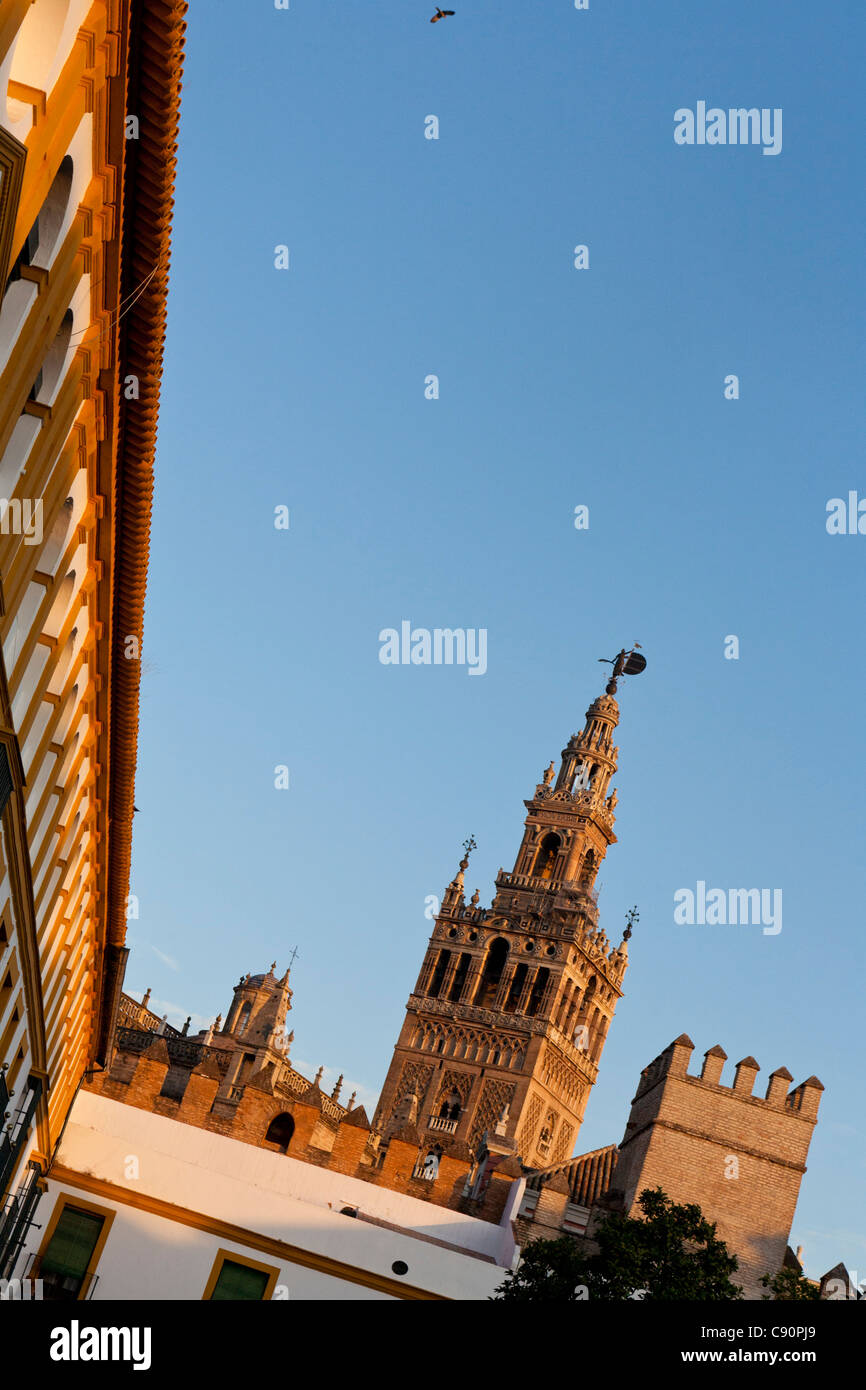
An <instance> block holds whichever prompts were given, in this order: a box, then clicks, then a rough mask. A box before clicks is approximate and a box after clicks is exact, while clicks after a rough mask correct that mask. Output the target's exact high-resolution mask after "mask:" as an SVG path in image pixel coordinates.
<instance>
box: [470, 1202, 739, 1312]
mask: <svg viewBox="0 0 866 1390" xmlns="http://www.w3.org/2000/svg"><path fill="white" fill-rule="evenodd" d="M639 1206H640V1209H641V1211H642V1212H643V1216H642V1217H631V1216H623V1215H621V1214H619V1213H612V1214H611V1215H609V1216H607V1217H605V1219H604V1220H603V1221H602V1222H601V1224H600V1225H599V1227H598V1230H597V1231H596V1233H595V1236H594V1239H595V1242H596V1245H597V1247H598V1248H597V1250H596V1251H595V1253H593V1254H584V1253H583V1251H582V1250H581V1249H580V1247H579V1246H578V1245H577V1244H576V1243H575V1242H574V1241H573V1240H572V1239H570V1238H569V1237H568V1236H563V1237H560V1238H559V1239H558V1240H536V1241H532V1242H531V1243H530V1244H529V1245H528V1246H527V1247H526V1249H525V1250H524V1252H523V1255H522V1258H521V1261H520V1264H519V1266H518V1268H517V1269H516V1270H512V1271H510V1272H509V1273H508V1274H506V1276H505V1279H504V1280H503V1282H502V1283H501V1284H500V1285H499V1288H498V1289H497V1290H496V1294H495V1295H494V1298H495V1299H496V1300H508V1301H514V1300H519V1301H521V1302H542V1301H543V1302H568V1303H576V1302H580V1301H582V1300H583V1299H585V1298H588V1299H605V1300H609V1301H610V1300H616V1301H619V1300H622V1299H626V1298H636V1299H646V1300H652V1301H662V1300H663V1301H670V1300H676V1299H700V1300H704V1301H706V1300H718V1301H721V1300H729V1299H736V1298H741V1297H742V1289H741V1288H739V1287H738V1286H737V1285H735V1284H733V1283H732V1282H731V1279H730V1276H731V1275H732V1274H734V1273H735V1272H736V1269H737V1258H736V1256H735V1255H731V1254H730V1253H729V1252H728V1249H727V1246H726V1245H725V1243H724V1241H721V1240H718V1239H717V1237H716V1228H715V1225H714V1224H713V1223H712V1222H710V1221H707V1220H706V1219H705V1217H704V1215H703V1213H702V1212H701V1209H700V1207H698V1206H694V1205H689V1206H679V1205H678V1204H677V1203H676V1202H672V1201H670V1200H669V1199H668V1198H667V1197H666V1196H665V1194H664V1192H663V1191H662V1190H661V1188H660V1187H658V1188H656V1189H655V1191H653V1190H652V1189H650V1188H646V1189H645V1190H644V1191H643V1192H642V1193H641V1195H640V1198H639Z"/></svg>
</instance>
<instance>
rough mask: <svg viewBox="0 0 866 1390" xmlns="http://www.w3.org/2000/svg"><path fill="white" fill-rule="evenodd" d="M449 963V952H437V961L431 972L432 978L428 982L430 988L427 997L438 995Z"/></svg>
mask: <svg viewBox="0 0 866 1390" xmlns="http://www.w3.org/2000/svg"><path fill="white" fill-rule="evenodd" d="M450 961H451V952H450V951H440V952H439V959H438V960H437V962H436V969H435V970H434V971H433V978H432V980H431V981H430V988H429V989H428V991H427V993H428V995H436V994H438V993H439V991H440V989H441V988H442V983H443V981H444V979H445V972H446V971H447V969H448V965H449V963H450Z"/></svg>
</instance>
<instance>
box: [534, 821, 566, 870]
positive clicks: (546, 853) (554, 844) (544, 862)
mask: <svg viewBox="0 0 866 1390" xmlns="http://www.w3.org/2000/svg"><path fill="white" fill-rule="evenodd" d="M561 846H562V841H561V840H560V838H559V836H558V835H554V834H553V832H552V831H551V833H550V834H549V835H545V837H544V839H543V840H542V842H541V844H540V845H539V846H538V853H537V855H536V856H535V864H534V865H533V868H532V873H533V877H534V878H550V877H551V876H552V874H553V866H554V864H555V863H556V856H557V855H558V854H559V851H560V848H561Z"/></svg>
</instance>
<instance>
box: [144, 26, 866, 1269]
mask: <svg viewBox="0 0 866 1390" xmlns="http://www.w3.org/2000/svg"><path fill="white" fill-rule="evenodd" d="M454 3H455V8H456V9H457V13H456V15H455V16H454V17H453V18H449V19H447V20H445V21H443V22H441V23H438V24H436V25H432V26H431V25H430V24H429V22H428V21H429V17H430V14H431V13H432V12H433V8H434V7H433V6H432V5H426V4H424V3H421V0H399V3H397V0H375V3H367V4H359V3H349V0H291V8H290V9H289V10H276V9H275V7H274V6H273V5H271V4H270V3H269V0H256V3H252V2H251V0H243V3H241V0H192V3H191V6H190V13H189V26H188V34H187V54H186V75H185V81H184V92H183V109H182V124H181V140H180V150H179V169H178V179H177V200H176V208H175V222H174V238H173V255H172V277H171V293H170V301H169V328H168V340H167V352H166V360H165V374H164V381H163V390H162V410H161V420H160V429H159V441H158V449H157V463H156V504H155V512H154V522H153V534H152V553H151V566H150V578H149V589H148V600H147V611H146V620H145V639H144V650H143V657H144V660H143V684H142V703H141V729H140V747H139V771H138V780H137V788H136V804H137V806H138V807H139V808H140V812H139V814H138V815H137V817H136V822H135V839H134V852H133V866H132V883H131V891H132V892H133V893H134V894H135V895H136V898H137V899H138V904H139V916H138V918H137V919H136V920H132V921H130V923H129V940H130V944H131V945H132V947H133V951H132V955H131V958H130V962H129V966H128V970H127V988H128V989H129V990H130V991H131V992H133V993H136V994H139V995H140V993H141V991H143V990H144V989H145V988H146V987H148V986H150V987H151V988H152V991H153V995H152V1000H153V1001H155V1003H156V1007H157V1008H158V1010H159V1012H167V1013H168V1015H169V1018H170V1021H172V1022H176V1023H178V1022H182V1020H183V1018H185V1017H186V1015H187V1014H192V1016H193V1029H195V1027H196V1026H203V1025H204V1024H205V1022H206V1021H209V1020H211V1019H212V1018H213V1017H214V1016H215V1015H216V1014H217V1013H218V1012H221V1013H222V1014H223V1015H225V1013H226V1010H227V1007H228V1005H229V1003H230V1000H231V989H232V986H233V984H234V983H235V981H236V980H237V978H238V977H239V976H240V975H242V974H245V973H246V972H247V971H249V972H252V973H257V972H260V971H262V970H266V969H267V968H268V965H269V964H270V962H271V961H272V960H274V959H276V962H277V966H278V969H279V970H280V972H282V970H284V969H285V966H286V965H287V963H288V960H289V956H290V954H291V952H292V950H293V949H294V948H297V952H298V954H297V958H296V960H295V962H294V965H293V968H292V976H291V981H292V988H293V991H294V993H293V1001H292V1003H293V1008H292V1013H291V1015H290V1025H289V1026H293V1027H294V1030H295V1042H294V1045H293V1049H292V1060H293V1063H294V1064H295V1065H296V1066H297V1067H298V1068H299V1069H301V1070H303V1071H306V1073H307V1074H308V1075H312V1074H313V1072H314V1071H315V1069H316V1068H317V1067H318V1066H319V1065H323V1066H324V1067H325V1081H326V1082H328V1083H330V1084H333V1082H334V1081H335V1080H336V1076H337V1074H338V1073H343V1074H344V1075H345V1085H344V1090H343V1097H344V1098H345V1096H346V1095H347V1093H348V1091H349V1090H350V1089H357V1091H358V1096H359V1100H360V1101H361V1102H363V1103H364V1104H366V1105H367V1107H368V1110H369V1109H370V1108H372V1105H373V1104H375V1100H376V1097H377V1095H378V1092H379V1089H380V1087H381V1084H382V1082H383V1080H384V1077H385V1073H386V1070H387V1067H388V1063H389V1060H390V1055H391V1050H392V1048H393V1045H394V1042H395V1040H396V1038H397V1035H398V1032H399V1029H400V1026H401V1022H402V1019H403V1010H404V1006H405V1001H406V998H407V996H408V994H409V993H410V991H411V990H412V988H413V987H414V984H415V979H416V976H417V972H418V970H419V967H420V964H421V961H422V959H423V956H424V953H425V949H426V945H427V940H428V936H429V932H430V928H431V923H430V921H429V920H428V919H427V918H425V905H426V903H427V900H428V898H429V897H430V896H431V895H436V896H441V894H442V893H443V891H444V889H445V886H446V884H447V883H448V881H449V880H450V879H451V878H452V877H453V875H454V872H455V870H456V868H457V862H458V860H459V858H460V855H461V852H462V851H461V844H462V841H463V840H464V839H465V838H466V837H467V836H468V835H470V834H474V835H475V837H476V839H477V842H478V849H477V851H476V852H475V854H474V855H473V857H472V860H471V865H470V869H469V872H468V874H467V891H468V892H471V891H472V890H473V889H474V888H476V887H477V888H479V890H480V892H481V902H482V904H483V905H484V904H489V902H490V899H491V897H492V893H493V880H494V878H495V875H496V873H497V871H498V869H499V868H500V867H501V866H504V867H505V868H506V869H510V868H512V867H513V863H514V859H515V856H516V854H517V850H518V847H519V844H520V839H521V835H522V828H523V819H524V816H525V811H524V807H523V804H522V803H523V800H524V798H526V797H528V796H531V795H532V793H533V791H534V787H535V784H536V782H537V781H538V780H539V779H540V777H541V773H542V771H543V769H544V767H545V766H546V765H547V763H548V762H549V761H550V759H551V758H556V759H557V760H558V758H559V754H560V750H561V749H562V748H563V747H564V746H565V743H566V741H567V740H568V738H569V736H570V735H571V733H573V732H574V731H576V730H578V729H580V728H581V727H582V725H583V720H584V713H585V711H586V709H587V707H588V706H589V704H590V702H591V701H592V700H593V699H594V698H595V697H596V696H597V695H598V694H600V693H601V691H602V689H603V686H604V682H605V679H606V670H608V669H609V668H605V667H604V666H602V665H599V664H598V663H599V658H603V657H612V656H613V655H614V654H615V653H616V652H617V651H618V650H619V648H620V647H622V646H627V647H628V646H631V645H632V643H633V642H634V641H636V640H637V641H639V642H640V643H641V645H642V649H643V651H644V653H645V655H646V657H647V662H648V664H647V668H646V671H645V672H644V673H643V674H642V675H641V676H639V677H635V678H633V679H631V680H630V681H626V682H624V683H623V684H622V686H621V689H620V696H619V698H620V707H621V721H620V727H619V729H618V732H617V741H618V743H619V747H620V758H619V762H620V771H619V773H618V775H617V778H616V786H617V790H618V793H619V804H618V807H617V823H616V833H617V837H618V842H617V843H616V844H615V845H614V846H612V848H611V850H610V851H609V853H608V856H607V858H606V860H605V862H604V864H603V866H602V869H601V872H600V875H599V881H600V884H601V893H600V910H601V921H602V925H603V926H604V927H605V930H606V932H607V934H608V936H609V937H611V938H612V939H614V940H619V939H620V936H621V931H622V927H623V926H624V919H625V913H626V912H627V910H628V909H629V908H631V907H632V905H637V907H638V909H639V912H640V920H639V923H638V926H637V928H636V929H635V933H634V936H633V938H632V941H631V943H630V946H631V952H630V965H629V969H628V973H627V975H626V979H625V997H624V998H623V1000H622V1001H621V1003H620V1005H619V1007H618V1009H617V1013H616V1017H615V1019H614V1022H613V1024H612V1026H611V1029H610V1033H609V1035H608V1041H607V1044H606V1047H605V1051H604V1055H603V1058H602V1063H601V1070H600V1075H599V1080H598V1083H597V1085H596V1087H595V1091H594V1094H593V1095H592V1097H591V1098H590V1101H589V1106H588V1111H587V1117H586V1120H585V1123H584V1126H583V1129H582V1131H581V1134H580V1137H579V1143H578V1148H579V1151H581V1152H582V1151H586V1150H590V1149H593V1148H596V1147H599V1146H601V1145H603V1144H607V1143H612V1142H613V1143H616V1142H619V1141H620V1139H621V1138H622V1134H623V1130H624V1128H625V1123H626V1119H627V1117H628V1110H629V1103H630V1100H631V1098H632V1096H633V1095H634V1091H635V1089H636V1086H637V1081H638V1077H639V1074H640V1071H641V1069H642V1068H643V1067H644V1066H645V1065H646V1064H647V1063H648V1062H649V1061H650V1060H651V1059H652V1058H654V1057H655V1056H656V1055H657V1054H658V1053H659V1052H661V1051H662V1050H663V1049H664V1048H665V1047H666V1046H667V1045H668V1043H670V1042H671V1041H672V1039H673V1038H675V1037H676V1036H678V1035H679V1034H680V1033H683V1032H686V1033H688V1034H689V1036H690V1037H691V1038H692V1040H693V1041H694V1043H695V1054H694V1060H693V1069H696V1068H697V1066H698V1065H699V1063H700V1058H701V1056H702V1054H703V1053H704V1052H705V1051H706V1050H707V1049H708V1048H710V1047H711V1046H713V1045H714V1044H716V1043H721V1044H722V1046H723V1047H724V1049H725V1051H726V1052H727V1054H728V1057H729V1059H730V1060H729V1062H728V1064H727V1071H726V1073H725V1077H724V1079H725V1080H726V1081H727V1082H730V1081H731V1080H732V1071H733V1065H734V1063H735V1062H737V1061H738V1060H739V1059H740V1058H741V1057H745V1056H747V1055H749V1054H751V1055H753V1056H754V1057H756V1058H757V1060H758V1061H759V1062H760V1064H761V1073H760V1074H759V1077H758V1081H757V1084H756V1088H755V1089H756V1094H763V1092H764V1090H765V1088H766V1084H767V1078H768V1077H769V1074H770V1072H772V1071H773V1070H774V1069H775V1068H776V1067H779V1066H782V1065H784V1066H787V1068H788V1069H789V1070H790V1071H791V1072H792V1074H793V1076H794V1079H795V1081H796V1082H799V1081H802V1080H804V1079H805V1078H806V1077H808V1076H811V1075H816V1076H818V1077H819V1078H820V1080H821V1081H822V1082H823V1084H824V1086H825V1087H826V1091H825V1093H824V1096H823V1098H822V1102H821V1109H820V1117H819V1123H818V1126H817V1128H816V1131H815V1134H814V1139H813V1142H812V1147H811V1151H810V1155H809V1160H808V1173H807V1175H806V1177H805V1179H804V1181H803V1186H802V1189H801V1197H800V1202H799V1205H798V1209H797V1213H796V1217H795V1220H794V1226H793V1231H792V1243H794V1244H802V1245H803V1246H804V1248H805V1259H806V1269H807V1272H808V1273H809V1274H811V1275H813V1276H814V1275H819V1274H821V1273H822V1272H823V1271H824V1270H826V1269H828V1268H830V1267H831V1266H833V1265H835V1264H836V1263H837V1261H839V1260H840V1259H841V1260H844V1261H845V1262H846V1263H847V1265H848V1267H849V1269H851V1270H858V1271H862V1273H861V1275H860V1277H861V1278H864V1279H866V1211H864V1208H866V1203H864V1177H866V1133H864V1131H866V1121H864V1118H863V1116H864V1111H866V1104H864V1102H866V1095H864V1091H866V1086H864V1080H863V1065H862V1055H863V1045H862V1041H863V1040H862V1026H863V1009H862V998H863V979H864V969H863V967H864V949H863V927H862V903H863V895H864V869H863V840H864V813H866V793H864V785H863V775H862V769H863V766H864V754H866V732H864V722H863V716H862V708H863V687H864V679H866V655H864V643H863V641H862V637H861V632H862V611H863V569H864V562H866V535H859V534H833V535H831V534H828V530H827V520H828V512H827V506H828V503H829V502H830V501H831V499H834V498H842V499H845V500H846V502H847V498H848V494H849V492H852V491H853V492H858V490H859V492H858V497H859V496H860V495H862V496H863V497H864V498H866V470H864V467H863V463H862V435H863V409H862V397H863V391H862V381H863V377H864V366H866V364H864V349H863V344H862V336H861V335H860V334H859V333H858V331H857V329H858V318H859V317H860V315H861V314H862V309H863V291H864V277H863V261H862V250H861V240H862V237H861V227H862V220H863V212H864V193H863V187H864V181H863V169H862V156H861V150H862V144H861V141H860V137H859V130H860V124H861V120H862V99H861V81H860V79H861V76H862V74H861V71H860V60H859V57H858V55H859V53H860V52H861V51H862V44H863V39H864V30H866V16H864V14H863V9H862V5H860V4H856V3H854V0H843V2H842V3H837V4H835V5H833V6H832V7H830V9H829V10H828V9H827V8H826V7H823V6H819V5H816V4H813V3H805V0H776V2H771V0H757V3H756V0H729V3H727V4H726V5H724V6H721V5H719V6H708V5H695V4H694V3H693V0H668V3H658V4H647V3H646V0H642V3H637V0H619V2H618V3H614V0H590V8H589V9H588V10H585V11H577V10H575V8H574V7H573V5H571V4H570V3H568V0H523V2H522V3H521V4H520V5H514V6H507V7H503V6H502V5H501V4H498V3H496V4H495V3H493V0H454ZM698 102H705V103H706V107H707V108H712V107H718V108H721V109H722V110H725V111H726V110H728V109H729V108H736V107H757V108H759V109H764V108H766V109H767V110H768V111H775V110H776V109H777V108H778V109H780V110H781V111H782V113H783V122H782V126H781V131H782V148H781V150H780V152H779V153H778V154H775V155H765V154H764V153H763V150H762V146H761V145H739V144H728V145H718V144H716V145H711V144H704V145H698V144H692V145H688V144H678V143H676V141H675V139H674V131H675V119H674V113H675V112H676V111H678V110H681V109H686V108H688V109H691V110H693V111H696V110H697V104H698ZM430 117H436V121H437V122H438V130H436V123H435V122H432V121H431V120H430V119H429V118H430ZM434 130H436V133H437V134H438V138H437V139H432V138H427V137H426V135H425V132H433V131H434ZM577 246H586V247H587V248H588V260H589V264H588V266H587V267H586V268H583V269H577V268H576V267H575V247H577ZM278 247H285V248H287V255H286V253H283V254H282V257H281V256H280V253H279V252H278V251H277V248H278ZM280 259H282V260H285V259H288V268H287V269H278V268H277V266H276V262H277V261H278V260H280ZM732 375H734V376H736V377H737V378H738V387H739V395H738V398H736V399H733V398H732V399H728V398H726V390H727V392H728V394H729V395H730V393H731V390H732V387H731V386H730V384H729V385H728V386H727V387H726V378H729V377H730V376H732ZM431 377H435V378H437V381H438V397H437V396H434V395H433V394H432V393H433V385H432V384H431V382H430V380H429V379H430V378H431ZM578 507H586V508H588V526H586V527H585V528H582V529H578V527H577V526H576V525H575V521H576V520H578V519H579V514H576V511H575V509H576V508H578ZM855 507H856V501H855ZM280 508H288V518H289V524H288V527H287V528H280V527H279V526H278V525H276V524H275V523H276V521H277V520H278V518H279V517H281V516H284V515H285V513H280V512H279V511H278V509H280ZM864 510H866V508H864ZM864 529H866V518H864ZM404 621H408V622H410V623H411V624H412V627H413V628H427V629H430V630H432V629H435V628H437V627H440V628H452V629H453V628H462V629H465V630H475V631H478V630H480V629H483V630H484V631H485V632H486V634H487V636H486V643H487V658H486V670H485V671H484V673H483V674H480V668H479V673H478V674H472V673H470V670H469V668H468V666H466V665H463V666H460V665H451V666H447V665H432V664H431V665H412V664H409V665H402V664H401V665H386V664H383V663H382V661H380V649H381V645H382V644H381V641H380V633H381V632H383V631H384V630H385V629H388V628H395V629H400V626H401V623H402V622H404ZM732 637H734V638H736V639H737V643H738V655H737V656H736V658H735V659H734V658H733V657H731V656H729V657H726V655H725V653H726V650H727V651H728V652H731V651H733V650H734V644H733V643H731V642H730V641H729V640H728V639H730V638H732ZM280 768H285V769H287V773H284V774H282V775H281V774H280V773H279V772H278V771H277V770H278V769H280ZM286 780H287V781H288V786H287V787H278V786H277V785H276V783H277V782H281V781H282V782H284V781H286ZM699 881H702V882H704V883H705V884H706V885H707V888H708V889H709V888H712V887H719V888H722V889H723V890H725V891H726V892H727V891H728V890H730V889H736V888H752V887H759V888H763V889H767V890H778V891H780V892H781V894H782V904H783V910H782V919H781V920H782V929H781V930H780V931H778V932H775V933H767V932H764V930H763V929H762V926H761V924H754V925H753V924H747V925H733V926H731V925H721V924H712V925H706V924H703V925H702V924H698V923H696V924H695V925H688V924H679V923H677V922H676V921H675V920H674V903H675V894H676V893H677V892H678V891H679V890H681V889H686V888H691V889H692V890H696V886H697V884H698V882H699Z"/></svg>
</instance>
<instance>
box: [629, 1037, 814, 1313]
mask: <svg viewBox="0 0 866 1390" xmlns="http://www.w3.org/2000/svg"><path fill="white" fill-rule="evenodd" d="M693 1051H694V1043H693V1042H692V1040H691V1038H689V1037H687V1036H686V1034H685V1033H682V1034H680V1036H679V1037H678V1038H675V1039H674V1041H673V1042H672V1043H670V1044H669V1046H668V1047H666V1048H665V1049H664V1051H663V1052H661V1053H659V1055H658V1057H656V1058H654V1060H653V1061H652V1062H650V1064H649V1066H648V1067H645V1068H644V1070H643V1072H642V1073H641V1078H640V1083H639V1085H638V1088H637V1092H636V1093H635V1097H634V1100H633V1101H632V1105H631V1113H630V1115H629V1119H628V1124H627V1125H626V1130H625V1135H624V1137H623V1141H622V1143H621V1145H620V1150H619V1159H618V1161H617V1166H616V1172H615V1175H614V1179H613V1185H614V1186H615V1188H616V1189H617V1191H618V1193H619V1195H620V1199H621V1202H622V1204H623V1206H624V1208H625V1210H626V1211H629V1212H630V1213H631V1214H634V1213H635V1211H636V1209H637V1201H638V1198H639V1196H640V1193H641V1192H642V1191H643V1190H644V1188H646V1187H661V1188H663V1189H664V1191H665V1192H666V1193H667V1195H668V1196H669V1197H671V1198H672V1199H673V1200H674V1201H676V1202H681V1203H689V1202H694V1203H696V1204H697V1205H698V1206H699V1207H700V1208H701V1210H702V1211H703V1213H704V1215H705V1216H706V1217H707V1218H708V1219H709V1220H710V1221H715V1222H716V1224H717V1226H718V1229H719V1234H720V1236H721V1238H722V1239H723V1240H725V1241H726V1242H727V1244H728V1246H729V1248H730V1249H731V1250H732V1251H734V1252H735V1253H736V1255H737V1257H738V1259H739V1261H740V1269H739V1272H738V1274H737V1275H736V1276H735V1280H734V1282H735V1283H740V1284H742V1286H743V1288H744V1289H745V1291H746V1296H747V1297H749V1298H760V1297H761V1292H762V1289H761V1284H760V1279H761V1276H762V1275H763V1274H773V1273H775V1272H776V1271H777V1270H778V1269H780V1268H781V1264H782V1260H783V1259H784V1254H785V1248H786V1245H787V1242H788V1237H789V1235H790V1230H791V1221H792V1220H793V1216H794V1208H795V1207H796V1204H797V1195H798V1193H799V1189H800V1182H801V1180H802V1176H803V1174H804V1173H805V1171H806V1155H807V1153H808V1151H809V1144H810V1142H811V1138H812V1132H813V1130H814V1127H815V1124H816V1122H817V1118H818V1107H819V1105H820V1103H821V1094H822V1092H823V1090H824V1088H823V1086H822V1085H821V1082H820V1081H819V1080H818V1079H817V1077H814V1076H810V1077H808V1078H807V1079H806V1080H805V1081H802V1082H801V1083H800V1084H799V1085H798V1086H794V1087H793V1088H791V1082H792V1080H793V1078H792V1076H791V1073H790V1072H789V1071H788V1070H787V1068H785V1067H777V1068H776V1070H775V1071H774V1072H772V1073H771V1075H770V1077H769V1079H768V1083H767V1088H766V1091H765V1093H764V1094H763V1095H753V1091H754V1087H755V1079H756V1077H757V1075H758V1072H759V1071H760V1066H759V1064H758V1062H756V1060H755V1058H754V1057H743V1058H742V1059H741V1061H739V1062H737V1063H736V1065H735V1067H734V1072H733V1077H732V1078H731V1080H730V1082H729V1083H727V1084H726V1083H725V1082H724V1081H723V1080H722V1073H723V1071H724V1067H725V1063H726V1062H727V1054H726V1052H725V1050H724V1048H722V1047H720V1046H719V1044H718V1043H717V1044H716V1045H715V1046H714V1047H711V1048H709V1049H708V1051H707V1052H706V1053H705V1054H704V1060H703V1066H702V1067H701V1071H700V1074H698V1075H693V1074H692V1073H691V1072H690V1071H689V1065H690V1062H691V1055H692V1052H693Z"/></svg>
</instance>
